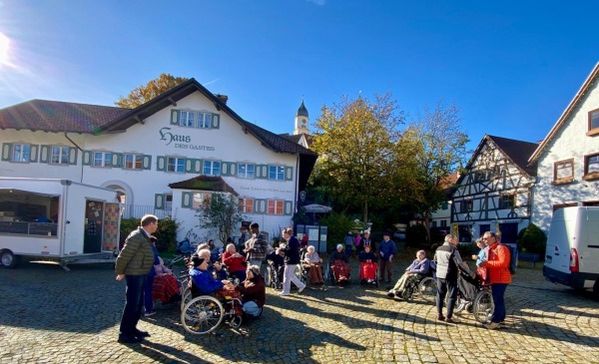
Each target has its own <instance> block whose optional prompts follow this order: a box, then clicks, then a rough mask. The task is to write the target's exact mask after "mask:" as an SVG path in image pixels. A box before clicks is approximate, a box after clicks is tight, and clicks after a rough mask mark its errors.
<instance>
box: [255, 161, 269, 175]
mask: <svg viewBox="0 0 599 364" xmlns="http://www.w3.org/2000/svg"><path fill="white" fill-rule="evenodd" d="M267 177H268V166H267V165H265V164H257V165H256V178H267Z"/></svg>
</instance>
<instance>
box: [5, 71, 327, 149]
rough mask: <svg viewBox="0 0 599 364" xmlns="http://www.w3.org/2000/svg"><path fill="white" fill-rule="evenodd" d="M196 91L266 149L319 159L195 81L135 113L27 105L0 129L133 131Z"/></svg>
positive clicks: (9, 114) (9, 112) (14, 109)
mask: <svg viewBox="0 0 599 364" xmlns="http://www.w3.org/2000/svg"><path fill="white" fill-rule="evenodd" d="M196 91H199V92H200V93H202V94H203V95H204V96H206V97H207V98H208V99H209V100H210V101H211V102H212V103H214V106H215V107H216V109H217V110H222V111H223V112H225V113H227V114H228V115H229V116H230V117H231V118H233V120H235V121H236V122H237V123H239V125H240V126H241V127H242V128H243V130H244V131H245V132H246V133H250V134H252V135H253V136H254V137H256V138H257V139H258V140H259V141H260V142H261V143H262V145H264V146H265V147H266V148H269V149H271V150H273V151H275V152H279V153H290V154H305V155H310V156H313V157H314V158H316V154H315V153H314V152H312V151H310V150H309V149H306V148H304V147H303V146H301V145H299V144H297V143H294V142H293V141H290V140H288V139H286V138H283V137H281V136H279V135H277V134H274V133H271V132H270V131H268V130H266V129H263V128H261V127H259V126H257V125H255V124H252V123H250V122H248V121H245V120H244V119H242V118H241V117H240V116H239V115H237V113H235V112H234V111H233V110H232V109H231V108H230V107H228V106H227V105H226V104H225V102H224V100H223V99H221V98H219V97H217V96H216V95H214V94H213V93H211V92H210V91H208V89H206V88H205V87H204V86H202V85H201V84H200V83H199V82H197V81H196V80H195V79H193V78H191V79H189V80H187V81H185V82H183V83H181V84H179V85H177V86H175V87H173V88H172V89H170V90H168V91H166V92H164V93H162V94H160V95H158V96H156V97H155V98H153V99H152V100H150V101H148V102H146V103H145V104H143V105H140V106H138V107H136V108H135V109H122V108H117V107H109V106H99V105H84V104H76V103H71V102H58V101H45V100H32V101H27V102H24V103H22V104H18V105H13V106H10V107H7V108H4V109H1V110H0V129H29V130H43V131H49V132H77V133H88V134H100V133H118V132H124V131H125V130H127V129H128V128H129V127H131V126H133V125H135V124H137V123H139V122H143V120H144V119H146V118H148V117H150V116H151V115H153V114H155V113H156V112H158V111H160V110H162V109H164V108H165V107H168V106H171V105H176V103H177V101H179V100H181V99H183V98H184V97H186V96H188V95H190V94H192V93H194V92H196Z"/></svg>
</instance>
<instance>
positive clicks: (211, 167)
mask: <svg viewBox="0 0 599 364" xmlns="http://www.w3.org/2000/svg"><path fill="white" fill-rule="evenodd" d="M217 164H218V168H217V167H216V165H217ZM217 170H218V173H215V172H216V171H217ZM221 173H222V163H221V161H211V160H205V161H204V166H203V169H202V174H203V175H205V176H220V174H221Z"/></svg>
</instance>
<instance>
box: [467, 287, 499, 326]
mask: <svg viewBox="0 0 599 364" xmlns="http://www.w3.org/2000/svg"><path fill="white" fill-rule="evenodd" d="M494 310H495V304H494V303H493V295H491V291H490V290H488V289H485V290H482V291H480V292H478V294H477V295H476V298H475V299H474V303H473V305H472V314H473V315H474V318H475V319H476V321H478V322H480V323H482V324H487V323H489V322H491V316H492V315H493V311H494Z"/></svg>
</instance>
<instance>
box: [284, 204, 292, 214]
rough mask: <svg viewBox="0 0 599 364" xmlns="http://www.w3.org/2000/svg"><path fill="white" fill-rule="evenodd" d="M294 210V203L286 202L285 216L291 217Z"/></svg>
mask: <svg viewBox="0 0 599 364" xmlns="http://www.w3.org/2000/svg"><path fill="white" fill-rule="evenodd" d="M292 209H293V203H292V202H291V201H285V215H291V213H292Z"/></svg>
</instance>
